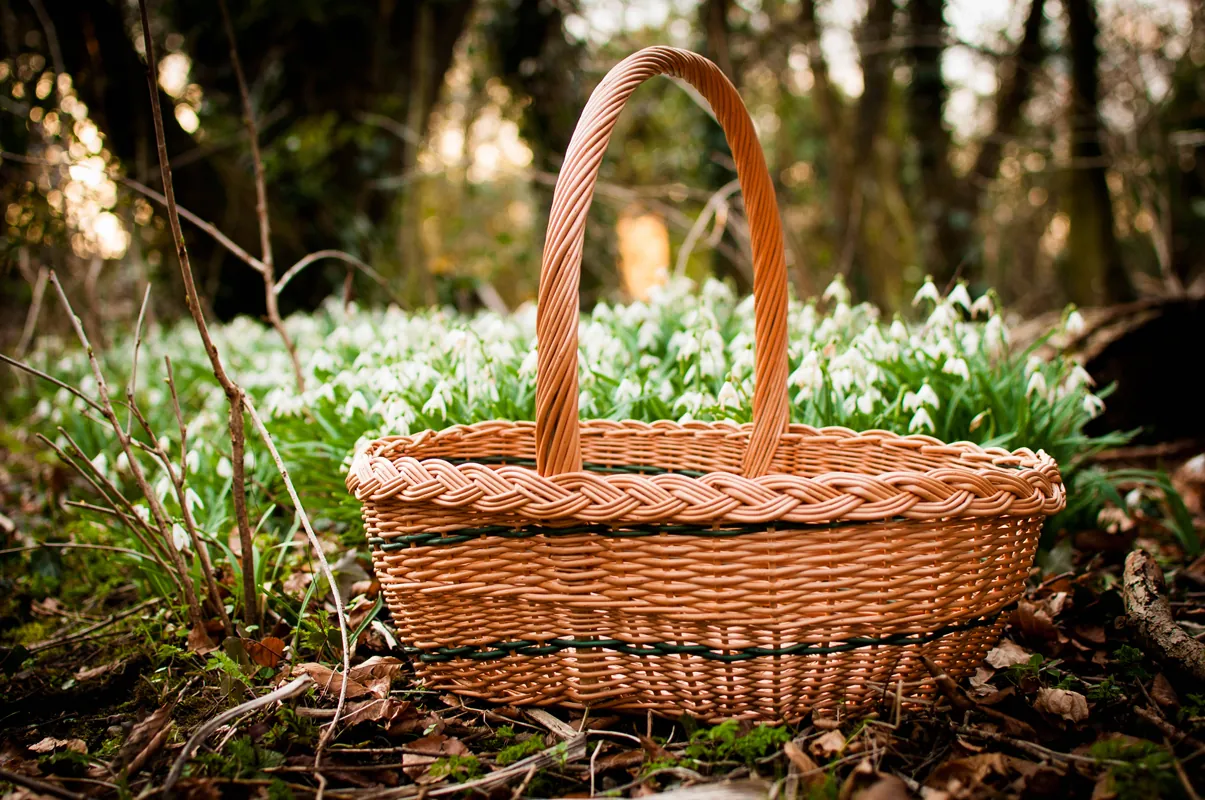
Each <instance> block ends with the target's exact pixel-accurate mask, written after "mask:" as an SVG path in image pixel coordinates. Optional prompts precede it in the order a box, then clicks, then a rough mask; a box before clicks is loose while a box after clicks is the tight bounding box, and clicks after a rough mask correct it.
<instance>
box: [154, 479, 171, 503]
mask: <svg viewBox="0 0 1205 800" xmlns="http://www.w3.org/2000/svg"><path fill="white" fill-rule="evenodd" d="M171 490H172V483H171V480H170V479H169V478H168V477H167V476H166V475H163V476H162V477H160V478H159V480H157V481H155V496H156V497H158V498H159V502H160V503H162V502H163V501H164V500H165V499H166V498H167V495H168V493H169V492H171Z"/></svg>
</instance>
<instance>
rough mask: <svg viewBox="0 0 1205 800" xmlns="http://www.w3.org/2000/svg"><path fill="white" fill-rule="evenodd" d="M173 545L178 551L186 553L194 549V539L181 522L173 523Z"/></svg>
mask: <svg viewBox="0 0 1205 800" xmlns="http://www.w3.org/2000/svg"><path fill="white" fill-rule="evenodd" d="M172 544H173V545H175V547H176V549H177V550H180V551H184V550H190V549H192V539H190V538H189V536H188V531H186V530H184V527H183V526H182V525H180V523H179V522H173V523H172Z"/></svg>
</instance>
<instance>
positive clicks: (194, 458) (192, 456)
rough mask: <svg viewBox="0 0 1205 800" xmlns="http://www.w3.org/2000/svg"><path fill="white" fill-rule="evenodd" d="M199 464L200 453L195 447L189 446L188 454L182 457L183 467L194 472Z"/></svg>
mask: <svg viewBox="0 0 1205 800" xmlns="http://www.w3.org/2000/svg"><path fill="white" fill-rule="evenodd" d="M200 464H201V454H200V453H198V452H197V451H196V449H195V448H190V449H189V451H188V455H186V456H185V457H184V467H185V469H187V470H188V471H189V472H196V471H197V467H198V466H199V465H200Z"/></svg>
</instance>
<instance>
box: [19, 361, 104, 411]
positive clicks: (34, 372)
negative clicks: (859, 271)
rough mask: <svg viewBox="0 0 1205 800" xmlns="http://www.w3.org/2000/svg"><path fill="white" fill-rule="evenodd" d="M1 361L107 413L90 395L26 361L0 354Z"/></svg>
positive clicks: (95, 409)
mask: <svg viewBox="0 0 1205 800" xmlns="http://www.w3.org/2000/svg"><path fill="white" fill-rule="evenodd" d="M0 361H3V362H4V363H5V364H8V365H10V366H13V367H16V368H17V369H19V370H22V371H24V372H28V373H29V374H30V375H33V376H34V377H35V378H41V379H42V380H44V381H49V382H50V383H53V384H54V385H55V386H57V387H59V388H60V389H66V390H67V391H69V392H71V393H72V394H73V395H75V396H76V397H78V398H79V399H80V400H83V401H84V402H85V403H87V404H88V407H89V408H91V409H92V410H93V411H96V412H98V413H101V414H103V413H104V411H105V410H104V409H103V408H101V407H100V404H99V403H97V402H96V401H95V400H93V399H92V398H91V397H89V396H88V395H86V394H84V393H83V392H81V391H80V390H79V389H77V388H75V387H74V386H68V385H67V384H65V383H63V382H62V381H61V380H59V379H58V378H56V377H54V376H52V375H47V374H46V373H45V372H42V371H41V370H40V369H35V368H33V367H31V366H30V365H29V364H26V363H25V362H24V361H18V360H17V359H15V358H11V357H10V356H6V355H4V353H0Z"/></svg>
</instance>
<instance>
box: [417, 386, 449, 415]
mask: <svg viewBox="0 0 1205 800" xmlns="http://www.w3.org/2000/svg"><path fill="white" fill-rule="evenodd" d="M450 393H451V387H449V386H448V384H447V383H445V382H444V381H440V382H439V383H437V384H435V388H434V389H432V390H431V396H430V397H429V398H428V399H427V402H425V403H423V413H424V414H435V413H438V414H439V416H441V417H443V418H444V419H447V418H448V395H449V394H450Z"/></svg>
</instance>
